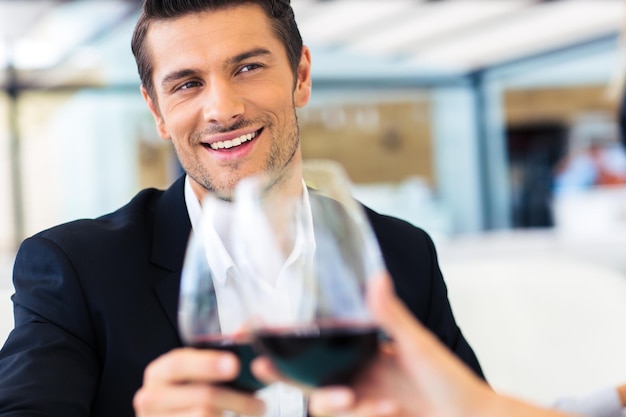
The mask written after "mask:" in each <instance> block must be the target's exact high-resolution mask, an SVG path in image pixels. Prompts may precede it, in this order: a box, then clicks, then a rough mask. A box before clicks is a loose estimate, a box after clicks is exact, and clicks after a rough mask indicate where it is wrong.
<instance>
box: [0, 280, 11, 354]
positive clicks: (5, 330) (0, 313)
mask: <svg viewBox="0 0 626 417" xmlns="http://www.w3.org/2000/svg"><path fill="white" fill-rule="evenodd" d="M12 294H13V287H0V347H1V346H2V345H3V344H4V341H5V340H6V338H7V337H8V336H9V332H11V330H12V329H13V303H12V302H11V295H12Z"/></svg>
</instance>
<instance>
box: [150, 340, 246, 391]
mask: <svg viewBox="0 0 626 417" xmlns="http://www.w3.org/2000/svg"><path fill="white" fill-rule="evenodd" d="M238 372H239V361H238V360H237V357H236V356H235V355H233V354H232V353H230V352H222V351H216V350H208V349H191V348H181V349H175V350H172V351H170V352H168V353H166V354H164V355H162V356H160V357H159V358H157V359H155V360H154V361H153V362H151V363H150V364H149V365H148V367H147V368H146V370H145V372H144V385H146V386H150V385H152V384H165V385H169V384H176V383H183V382H194V381H195V382H207V383H210V382H221V381H227V380H230V379H233V378H235V377H236V376H237V373H238Z"/></svg>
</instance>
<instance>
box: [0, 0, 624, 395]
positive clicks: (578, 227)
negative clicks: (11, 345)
mask: <svg viewBox="0 0 626 417" xmlns="http://www.w3.org/2000/svg"><path fill="white" fill-rule="evenodd" d="M292 4H293V7H294V10H295V13H296V19H297V21H298V23H299V27H300V29H301V32H302V35H303V38H304V41H305V43H306V44H307V45H309V46H310V47H311V49H312V57H313V96H312V101H311V103H310V104H309V105H308V106H307V107H306V108H304V109H302V110H301V111H300V112H299V120H300V122H301V135H302V146H303V153H304V157H305V158H332V159H335V160H338V161H339V162H341V163H343V164H344V166H345V167H346V169H347V171H348V173H349V175H350V177H351V179H352V180H353V182H354V193H355V195H356V196H357V197H358V198H359V199H360V200H361V201H363V202H364V203H366V204H368V205H369V206H371V207H372V208H374V209H376V210H378V211H380V212H383V213H388V214H392V215H395V216H397V217H400V218H403V219H405V220H407V221H409V222H411V223H413V224H415V225H417V226H419V227H422V228H424V229H425V230H426V231H428V232H429V233H430V234H431V236H432V237H433V238H434V240H435V243H436V245H437V248H438V250H439V255H440V261H441V267H442V269H443V272H444V276H445V277H446V280H447V282H448V285H449V289H450V297H451V300H452V302H453V308H454V309H455V312H456V313H457V316H458V319H459V322H460V323H461V324H462V327H463V325H464V323H465V322H466V321H467V324H465V328H466V329H467V330H466V332H468V333H470V334H468V338H469V339H470V342H471V343H472V344H473V345H474V346H475V348H476V349H477V351H478V352H479V357H480V358H481V360H482V361H483V363H484V364H485V367H486V370H487V371H488V372H487V373H488V377H490V379H491V381H492V382H494V385H496V386H497V387H498V388H502V389H503V390H509V391H511V392H513V393H515V394H518V395H520V396H523V397H526V398H529V399H531V400H535V401H540V402H549V401H550V400H551V399H552V398H554V397H555V396H558V395H561V394H568V393H577V392H584V391H586V390H588V389H590V388H593V387H595V386H598V385H600V384H612V383H614V382H618V381H620V378H621V380H623V381H626V363H625V362H624V359H619V358H621V357H622V356H625V355H623V352H624V351H626V340H625V339H626V336H624V332H623V331H621V332H620V331H619V329H620V325H621V329H623V327H624V325H623V323H622V320H623V319H624V318H625V317H626V314H624V308H626V307H623V306H620V304H622V305H626V292H625V291H624V290H623V286H624V285H626V154H625V152H624V147H623V146H622V145H621V144H620V141H621V139H622V137H621V135H620V128H619V126H620V120H621V117H622V116H621V112H620V104H621V101H622V96H623V82H624V75H625V72H624V71H625V69H626V66H625V65H624V58H625V57H626V50H625V49H624V45H623V35H622V32H623V29H624V27H625V19H626V17H625V13H624V11H625V7H626V3H625V2H624V0H553V1H548V0H544V1H540V0H482V1H481V0H438V1H435V0H431V1H428V0H292ZM139 8H140V1H139V0H91V1H89V0H84V1H79V0H75V1H63V0H27V1H25V0H19V1H18V0H0V219H1V220H0V287H2V286H5V287H9V288H10V286H11V267H12V262H13V258H14V255H15V251H16V249H17V246H18V245H19V242H21V240H23V239H24V238H25V237H27V236H29V235H32V234H33V233H35V232H37V231H39V230H42V229H44V228H47V227H50V226H53V225H55V224H58V223H60V222H65V221H68V220H72V219H75V218H81V217H94V216H98V215H101V214H104V213H107V212H109V211H111V210H113V209H115V208H117V207H119V206H121V205H122V204H124V203H125V202H126V201H128V200H129V199H130V198H131V197H132V196H133V195H134V194H135V193H136V192H137V191H138V190H139V189H141V188H144V187H160V188H163V187H167V186H168V185H169V184H170V183H171V182H172V181H173V180H174V179H175V178H176V177H177V176H178V175H180V168H179V167H178V165H177V162H176V160H175V157H174V154H173V151H172V148H171V146H170V144H169V142H165V141H162V140H161V139H159V138H158V136H157V134H156V131H155V128H154V125H153V121H152V118H151V116H150V114H149V112H148V110H147V108H146V106H145V104H144V102H143V100H142V98H141V96H140V94H139V79H138V76H137V71H136V67H135V63H134V59H133V56H132V53H131V51H130V37H131V33H132V30H133V27H134V24H135V21H136V19H137V17H138V13H139ZM493 279H496V280H497V282H498V285H499V286H498V287H497V288H495V289H494V281H493ZM555 280H558V281H555ZM604 282H610V284H606V285H608V286H609V287H607V288H605V287H603V285H604V284H603V283H604ZM483 285H484V286H485V287H483ZM530 285H532V286H534V287H531V288H532V291H530V290H528V289H525V288H527V287H526V286H530ZM487 286H488V288H487ZM512 288H515V289H516V290H515V291H514V292H511V291H512V290H511V289H512ZM537 289H538V290H539V291H543V292H542V294H551V296H550V297H547V298H546V299H545V300H538V299H536V298H534V299H532V300H530V301H529V302H530V303H531V305H529V304H528V303H526V304H524V302H519V304H520V306H519V311H515V312H514V311H509V313H511V314H510V316H511V317H512V318H510V320H511V321H502V317H503V316H502V315H501V311H502V308H503V306H507V308H509V309H511V308H512V307H511V306H512V305H517V304H515V302H518V301H519V300H525V299H526V298H525V297H528V296H529V294H533V293H535V292H534V291H535V290H537ZM568 291H569V292H568ZM616 295H621V296H624V297H623V298H621V299H620V298H619V297H618V298H616V300H615V302H614V303H613V302H612V301H610V300H609V299H607V297H613V298H615V297H616ZM568 297H569V298H568ZM496 299H497V301H498V302H499V303H501V305H500V306H499V307H497V308H499V310H497V309H495V308H496V307H493V302H494V301H495V300H496ZM621 300H624V301H623V302H622V301H621ZM513 301H515V302H513ZM489 302H491V303H492V304H490V305H491V306H492V307H493V308H492V307H489V308H487V307H486V306H487V305H489V304H488V303H489ZM614 304H615V305H614ZM566 308H571V310H563V309H566ZM620 308H621V310H620ZM596 310H597V311H596ZM557 311H558V317H559V318H560V319H563V320H560V321H554V320H553V319H554V317H556V316H555V315H554V314H556V312H557ZM570 311H572V312H576V313H578V314H580V313H581V312H585V314H584V315H583V316H580V317H578V316H576V319H573V314H574V313H572V314H569V313H568V312H570ZM588 311H589V313H588ZM590 311H593V312H594V313H591V312H590ZM593 314H603V316H601V317H596V316H593V317H594V318H596V319H595V320H590V319H589V317H591V316H592V315H593ZM620 314H621V316H620ZM507 317H508V316H507ZM620 318H621V319H622V320H620ZM525 319H527V320H528V321H530V320H531V319H532V320H537V321H539V322H543V325H544V326H545V327H546V328H545V331H544V332H543V333H541V337H539V338H537V340H535V341H533V342H531V340H534V339H532V338H531V336H530V335H529V334H530V332H531V331H535V332H536V331H537V328H536V327H535V326H530V328H528V329H526V328H525V327H524V326H523V325H520V324H519V323H518V324H516V323H517V322H516V321H520V320H525ZM566 319H567V320H566ZM494 320H495V321H494ZM498 320H499V321H498ZM507 320H509V319H507ZM551 320H552V321H551ZM477 322H479V323H482V324H483V325H482V326H478V325H476V324H475V323H477ZM486 324H489V325H490V326H491V327H490V326H486ZM548 326H550V327H548ZM522 328H523V329H526V330H524V331H526V332H527V333H528V334H527V333H523V334H522V333H520V332H521V331H520V330H519V329H522ZM583 328H584V329H586V330H585V331H590V332H595V333H591V334H589V333H583V330H581V329H583ZM529 338H530V339H529ZM494 341H498V343H499V347H494V346H493V345H494ZM506 343H508V345H506ZM533 343H534V344H533ZM548 346H549V347H550V349H548V348H547V347H548ZM520 349H524V352H526V353H522V351H521V350H520ZM529 349H530V352H534V354H535V356H534V357H533V358H531V359H529V358H528V357H527V355H528V353H527V352H529ZM533 349H535V350H533ZM503 350H505V351H507V352H508V353H509V357H510V356H515V355H517V356H516V357H517V359H519V360H518V361H517V364H515V363H514V361H509V362H510V363H509V362H507V363H506V364H505V363H504V362H497V361H495V362H494V361H493V360H492V361H491V362H490V358H494V357H499V356H498V355H499V353H498V352H502V351H503ZM512 352H518V353H515V355H512ZM542 355H543V356H542ZM538 357H541V358H542V359H540V360H539V359H537V358H538ZM520 358H527V359H528V360H529V361H530V362H532V363H534V364H535V365H534V366H533V367H529V366H528V362H527V361H522V360H521V359H520ZM597 358H604V359H605V360H604V362H602V361H601V359H597ZM504 360H505V359H502V361H504ZM620 360H621V361H620ZM598 361H600V363H602V364H603V365H599V364H598ZM615 361H617V362H615ZM546 363H549V364H550V366H552V369H550V368H548V367H547V366H546ZM574 369H577V370H578V371H579V372H578V371H577V372H574ZM531 371H532V372H536V373H532V372H531ZM542 372H543V374H546V375H552V376H553V377H555V376H558V377H560V379H559V380H558V381H556V380H550V379H548V380H546V379H545V378H543V377H542V376H543V374H542Z"/></svg>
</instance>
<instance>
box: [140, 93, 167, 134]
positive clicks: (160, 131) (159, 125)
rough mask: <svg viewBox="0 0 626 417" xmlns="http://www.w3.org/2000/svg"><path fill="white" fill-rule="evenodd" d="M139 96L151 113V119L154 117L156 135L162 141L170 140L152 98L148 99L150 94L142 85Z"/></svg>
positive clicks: (163, 121)
mask: <svg viewBox="0 0 626 417" xmlns="http://www.w3.org/2000/svg"><path fill="white" fill-rule="evenodd" d="M141 95H142V96H143V99H144V100H145V101H146V104H147V105H148V109H150V113H152V117H154V123H155V124H156V128H157V133H158V134H159V136H160V137H161V138H162V139H165V140H170V139H171V138H172V136H171V135H170V133H169V132H168V130H167V127H166V126H165V120H163V117H162V116H161V112H160V111H159V108H158V107H157V104H156V103H155V102H154V101H153V100H152V98H151V97H150V94H148V91H147V90H146V89H145V87H144V86H143V85H142V86H141Z"/></svg>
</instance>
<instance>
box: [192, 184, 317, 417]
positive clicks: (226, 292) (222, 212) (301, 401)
mask: <svg viewBox="0 0 626 417" xmlns="http://www.w3.org/2000/svg"><path fill="white" fill-rule="evenodd" d="M304 190H305V191H304V195H303V203H304V204H305V207H309V202H308V193H307V191H306V187H304ZM185 203H186V205H187V211H188V213H189V219H190V220H191V225H192V233H198V232H200V224H201V218H202V216H203V213H202V211H203V209H204V210H205V213H204V216H205V217H204V220H205V223H203V224H202V226H203V227H202V230H201V233H203V235H204V238H205V239H210V242H211V245H210V247H211V251H212V253H210V254H207V255H208V256H207V259H208V260H209V264H210V267H211V271H212V272H213V276H214V286H215V293H216V297H217V304H218V311H219V317H220V328H221V330H222V333H223V334H228V333H233V332H235V331H236V330H238V329H239V328H240V327H241V323H242V322H243V321H244V319H243V316H242V315H244V314H245V312H244V311H242V310H241V309H239V308H228V306H239V305H240V304H241V298H240V295H238V293H237V290H236V287H235V286H236V285H237V282H238V280H240V279H242V277H241V276H240V275H239V273H238V271H237V268H236V266H235V263H234V261H233V258H232V256H231V255H230V252H229V250H228V248H231V242H230V241H229V233H228V231H229V230H230V227H231V222H233V221H236V219H233V213H232V210H230V207H228V206H227V205H226V204H224V205H222V204H215V205H211V206H210V207H204V208H203V207H201V205H200V202H199V201H198V199H197V197H196V195H195V194H194V192H193V190H192V188H191V184H190V182H189V177H187V178H186V179H185ZM206 219H211V220H210V221H206ZM311 227H312V226H311ZM311 238H312V234H309V233H299V234H298V237H297V238H296V242H295V245H294V249H293V251H292V253H291V255H290V256H289V257H288V259H287V261H286V263H285V265H283V266H282V268H281V270H280V273H279V276H278V279H276V281H275V282H263V283H260V285H259V287H258V289H259V291H258V292H257V293H256V294H255V304H257V306H263V307H266V306H268V307H269V306H271V307H272V308H274V309H282V311H280V312H278V314H282V315H283V316H284V317H288V316H292V315H294V314H296V313H297V311H298V309H299V308H301V307H302V306H301V303H300V299H301V292H302V285H301V284H302V283H301V282H296V281H295V280H294V279H292V274H290V270H291V268H297V267H298V265H299V263H300V262H306V259H308V257H309V256H311V253H312V250H313V249H314V242H313V241H311ZM293 276H296V275H295V274H294V275H293ZM257 396H258V397H259V398H261V399H263V400H264V401H265V403H266V406H267V412H266V414H265V416H266V417H298V416H306V400H305V397H304V395H303V393H302V391H301V390H300V389H298V388H295V387H293V386H291V385H287V384H283V383H275V384H272V385H270V386H268V387H266V388H264V389H262V390H259V391H258V392H257Z"/></svg>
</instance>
